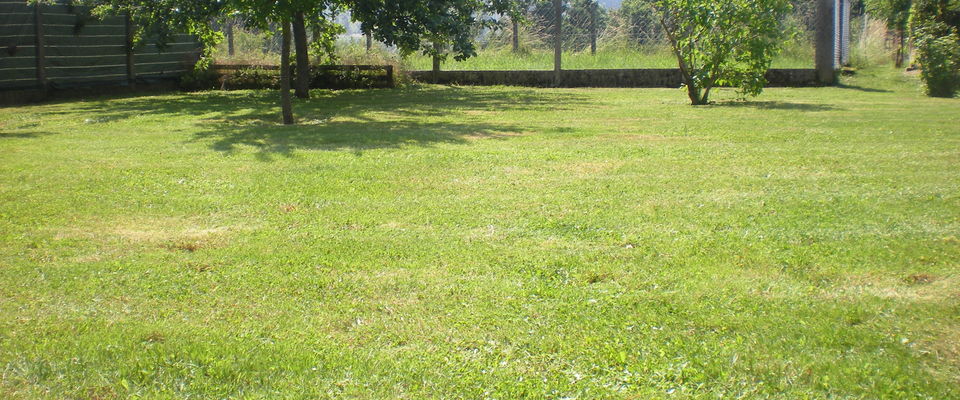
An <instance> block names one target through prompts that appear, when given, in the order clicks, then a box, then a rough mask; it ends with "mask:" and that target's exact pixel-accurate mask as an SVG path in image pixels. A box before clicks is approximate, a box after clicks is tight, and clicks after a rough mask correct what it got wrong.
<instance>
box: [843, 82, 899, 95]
mask: <svg viewBox="0 0 960 400" xmlns="http://www.w3.org/2000/svg"><path fill="white" fill-rule="evenodd" d="M837 87H838V88H840V89H850V90H858V91H861V92H867V93H893V91H892V90H887V89H877V88H868V87H863V86H857V85H845V84H842V83H838V84H837Z"/></svg>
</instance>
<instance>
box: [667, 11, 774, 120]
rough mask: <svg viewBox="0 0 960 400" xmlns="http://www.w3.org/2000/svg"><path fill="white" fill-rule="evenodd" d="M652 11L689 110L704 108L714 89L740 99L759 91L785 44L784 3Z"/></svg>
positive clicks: (761, 89) (756, 93)
mask: <svg viewBox="0 0 960 400" xmlns="http://www.w3.org/2000/svg"><path fill="white" fill-rule="evenodd" d="M655 7H656V9H657V12H658V14H659V19H660V24H661V26H662V27H663V30H664V33H665V35H666V36H667V38H668V39H669V40H670V44H671V46H672V47H673V51H674V54H675V55H676V57H677V61H678V63H679V66H680V73H681V75H682V78H683V82H684V84H685V85H686V89H687V94H688V96H689V97H690V101H691V102H692V103H693V104H694V105H700V104H707V102H708V101H709V96H710V90H711V89H713V88H714V87H716V86H718V85H727V86H733V87H737V88H739V89H740V92H741V94H742V95H745V96H746V95H750V96H755V95H758V94H760V92H762V91H763V86H764V85H765V84H766V79H765V74H766V72H767V69H769V68H770V63H771V61H772V60H773V57H774V56H775V55H776V54H777V53H778V52H779V50H780V45H781V43H783V41H784V39H785V35H786V34H785V27H784V26H783V23H782V21H783V20H784V17H785V16H786V14H787V13H788V12H789V11H790V2H789V0H658V1H657V2H656V3H655Z"/></svg>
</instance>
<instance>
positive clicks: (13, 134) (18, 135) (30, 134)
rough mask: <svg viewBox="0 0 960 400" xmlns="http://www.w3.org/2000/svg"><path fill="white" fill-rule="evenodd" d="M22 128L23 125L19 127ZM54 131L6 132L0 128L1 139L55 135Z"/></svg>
mask: <svg viewBox="0 0 960 400" xmlns="http://www.w3.org/2000/svg"><path fill="white" fill-rule="evenodd" d="M18 129H22V127H18ZM53 134H54V133H53V132H4V131H2V130H0V139H25V138H38V137H42V136H49V135H53Z"/></svg>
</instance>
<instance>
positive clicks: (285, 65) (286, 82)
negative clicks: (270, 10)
mask: <svg viewBox="0 0 960 400" xmlns="http://www.w3.org/2000/svg"><path fill="white" fill-rule="evenodd" d="M282 23H283V27H282V28H281V32H282V35H281V45H280V108H281V110H282V113H283V124H284V125H293V124H294V120H293V105H291V104H290V21H283V22H282Z"/></svg>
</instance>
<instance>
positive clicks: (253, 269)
mask: <svg viewBox="0 0 960 400" xmlns="http://www.w3.org/2000/svg"><path fill="white" fill-rule="evenodd" d="M313 94H314V98H313V99H312V100H309V101H298V102H296V103H295V109H296V113H297V117H298V118H299V120H300V122H301V125H299V126H293V127H285V126H281V125H279V124H278V122H279V121H278V112H277V109H276V108H277V107H276V102H277V97H278V96H277V94H276V93H275V92H272V91H239V92H211V93H192V94H178V93H172V94H166V95H157V96H142V97H115V98H114V97H99V98H91V99H85V100H76V101H59V102H51V103H47V104H41V105H33V106H24V107H12V108H3V109H0V370H2V373H0V398H5V399H6V398H10V399H34V398H51V399H62V398H84V399H88V398H89V399H94V398H96V399H108V398H242V399H251V398H252V399H257V398H263V399H266V398H271V399H272V398H408V399H423V398H469V399H477V398H500V399H515V398H538V399H539V398H580V399H588V398H590V399H608V398H631V399H633V398H705V399H717V398H756V399H769V398H782V399H798V398H869V399H876V398H895V399H901V398H932V399H951V398H958V397H960V389H958V387H960V386H958V385H957V382H958V378H960V350H958V343H960V292H958V289H957V288H958V287H960V268H958V266H960V239H958V236H960V234H958V232H960V217H958V216H960V195H958V194H960V175H958V174H957V165H960V101H958V100H949V99H931V98H925V97H922V96H921V95H920V93H919V89H918V86H917V82H916V81H915V80H914V79H913V78H909V77H904V76H902V75H900V74H899V73H897V72H893V71H887V70H882V71H881V70H870V71H863V72H861V73H860V74H858V75H857V76H855V77H853V78H845V79H844V81H843V86H841V87H837V88H805V89H769V90H767V91H766V92H765V93H764V94H763V95H762V96H761V97H759V98H757V99H756V100H755V101H752V102H748V103H741V102H734V101H732V99H733V98H734V97H735V94H734V93H732V92H731V91H728V90H721V91H719V93H718V94H717V95H716V97H715V98H716V99H717V100H718V101H719V103H718V104H715V105H711V106H703V107H692V106H689V105H688V104H687V100H686V96H685V95H684V93H683V92H682V91H680V90H676V89H528V88H506V87H443V86H424V87H407V88H404V89H397V90H373V91H343V92H329V91H315V92H314V93H313Z"/></svg>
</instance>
